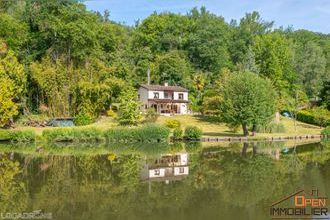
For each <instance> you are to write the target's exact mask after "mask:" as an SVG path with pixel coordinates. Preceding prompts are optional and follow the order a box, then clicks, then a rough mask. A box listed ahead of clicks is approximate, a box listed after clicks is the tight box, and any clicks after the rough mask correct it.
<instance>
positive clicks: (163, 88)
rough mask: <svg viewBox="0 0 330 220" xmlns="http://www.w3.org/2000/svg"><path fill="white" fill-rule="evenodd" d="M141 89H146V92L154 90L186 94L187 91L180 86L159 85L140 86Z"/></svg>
mask: <svg viewBox="0 0 330 220" xmlns="http://www.w3.org/2000/svg"><path fill="white" fill-rule="evenodd" d="M141 87H143V88H145V89H148V90H156V91H175V92H188V90H187V89H185V88H183V87H181V86H161V85H147V84H142V85H141Z"/></svg>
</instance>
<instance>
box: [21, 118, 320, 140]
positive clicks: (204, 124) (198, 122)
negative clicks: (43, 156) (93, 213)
mask: <svg viewBox="0 0 330 220" xmlns="http://www.w3.org/2000/svg"><path fill="white" fill-rule="evenodd" d="M171 119H176V120H178V121H180V122H181V126H182V127H183V128H185V127H186V126H188V125H195V126H198V127H200V128H201V129H202V130H203V135H204V136H205V137H217V136H242V130H241V128H239V129H238V131H237V132H236V133H235V132H233V131H232V130H231V129H230V128H228V127H227V126H226V125H225V124H224V123H218V122H214V121H211V120H209V119H208V118H207V117H203V116H198V115H177V116H160V117H159V118H158V120H157V123H160V124H165V122H166V120H171ZM281 122H282V123H283V124H284V126H285V129H286V132H285V133H273V134H269V133H258V134H257V137H269V136H288V135H290V136H294V135H307V134H308V135H313V134H320V132H321V130H322V129H320V128H319V127H317V126H314V125H309V124H305V123H301V122H297V130H296V131H295V128H294V122H293V120H291V119H288V118H284V117H282V118H281ZM115 126H118V122H117V121H116V120H115V119H112V118H109V117H101V118H100V119H99V120H97V121H96V122H95V123H93V124H91V125H88V126H86V127H96V128H99V129H102V130H105V129H108V128H111V127H115ZM17 129H33V130H35V131H36V132H37V134H41V133H42V131H43V130H45V129H52V128H42V127H41V128H39V127H38V128H35V127H23V126H18V127H17Z"/></svg>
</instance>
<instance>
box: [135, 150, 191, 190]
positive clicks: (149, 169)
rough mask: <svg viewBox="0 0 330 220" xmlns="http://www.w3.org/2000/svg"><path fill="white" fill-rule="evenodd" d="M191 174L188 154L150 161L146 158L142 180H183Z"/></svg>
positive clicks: (170, 155)
mask: <svg viewBox="0 0 330 220" xmlns="http://www.w3.org/2000/svg"><path fill="white" fill-rule="evenodd" d="M188 174H189V166H188V153H175V154H165V155H161V156H160V157H159V158H157V159H153V160H152V159H151V161H148V159H147V158H146V160H145V164H144V166H143V170H142V173H141V179H142V180H144V181H146V180H147V181H164V182H166V183H167V184H168V183H169V181H175V180H181V179H183V178H184V177H186V176H188Z"/></svg>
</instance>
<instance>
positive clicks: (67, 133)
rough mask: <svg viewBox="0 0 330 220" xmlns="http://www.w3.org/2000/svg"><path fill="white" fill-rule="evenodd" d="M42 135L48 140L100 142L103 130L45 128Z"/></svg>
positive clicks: (102, 137) (102, 138)
mask: <svg viewBox="0 0 330 220" xmlns="http://www.w3.org/2000/svg"><path fill="white" fill-rule="evenodd" d="M42 136H43V137H44V138H45V140H47V141H48V142H100V141H103V140H104V135H103V132H102V131H101V130H99V129H96V128H54V129H49V130H44V131H43V132H42Z"/></svg>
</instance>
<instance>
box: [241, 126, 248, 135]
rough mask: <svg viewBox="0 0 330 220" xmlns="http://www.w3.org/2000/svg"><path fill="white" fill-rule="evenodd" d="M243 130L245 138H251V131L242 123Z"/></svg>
mask: <svg viewBox="0 0 330 220" xmlns="http://www.w3.org/2000/svg"><path fill="white" fill-rule="evenodd" d="M242 128H243V133H244V136H245V137H247V136H249V130H248V128H247V125H246V123H242Z"/></svg>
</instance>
